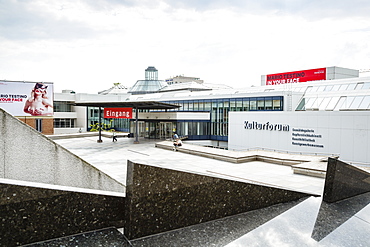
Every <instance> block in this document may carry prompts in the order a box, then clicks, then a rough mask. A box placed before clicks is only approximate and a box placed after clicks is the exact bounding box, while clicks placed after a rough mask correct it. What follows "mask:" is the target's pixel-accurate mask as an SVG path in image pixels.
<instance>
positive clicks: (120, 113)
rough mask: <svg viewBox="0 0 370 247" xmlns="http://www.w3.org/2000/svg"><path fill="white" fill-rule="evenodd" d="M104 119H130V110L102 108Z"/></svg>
mask: <svg viewBox="0 0 370 247" xmlns="http://www.w3.org/2000/svg"><path fill="white" fill-rule="evenodd" d="M104 118H130V119H131V118H132V108H104Z"/></svg>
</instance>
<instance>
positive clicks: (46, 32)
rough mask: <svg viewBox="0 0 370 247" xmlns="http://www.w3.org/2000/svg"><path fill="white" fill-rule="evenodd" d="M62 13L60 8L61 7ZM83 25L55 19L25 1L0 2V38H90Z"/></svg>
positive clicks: (90, 31) (88, 28) (87, 30)
mask: <svg viewBox="0 0 370 247" xmlns="http://www.w3.org/2000/svg"><path fill="white" fill-rule="evenodd" d="M61 11H62V6H61ZM92 35H93V32H92V30H91V29H90V27H88V26H87V25H86V24H84V23H79V22H75V21H73V22H72V21H70V20H67V19H57V18H56V17H55V16H53V15H52V14H51V13H47V12H45V11H44V10H42V9H32V8H30V6H29V5H28V4H27V1H0V37H2V38H5V39H10V40H18V39H22V40H24V39H62V40H63V39H76V38H86V37H89V36H92Z"/></svg>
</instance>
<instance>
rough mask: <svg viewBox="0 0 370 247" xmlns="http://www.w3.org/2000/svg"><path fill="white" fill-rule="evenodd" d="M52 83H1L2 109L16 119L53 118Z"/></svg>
mask: <svg viewBox="0 0 370 247" xmlns="http://www.w3.org/2000/svg"><path fill="white" fill-rule="evenodd" d="M53 92H54V89H53V84H52V83H43V82H21V81H0V108H3V109H4V110H6V111H7V112H9V113H10V114H12V115H13V116H16V117H27V116H37V117H39V116H42V117H44V116H53V114H54V109H53V102H54V100H53V98H54V93H53Z"/></svg>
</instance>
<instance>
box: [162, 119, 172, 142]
mask: <svg viewBox="0 0 370 247" xmlns="http://www.w3.org/2000/svg"><path fill="white" fill-rule="evenodd" d="M172 132H173V123H172V122H160V123H159V139H171V138H172Z"/></svg>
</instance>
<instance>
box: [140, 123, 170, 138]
mask: <svg viewBox="0 0 370 247" xmlns="http://www.w3.org/2000/svg"><path fill="white" fill-rule="evenodd" d="M175 129H176V123H173V122H145V132H144V133H145V135H144V136H145V138H149V139H171V138H172V135H173V131H174V130H175Z"/></svg>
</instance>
